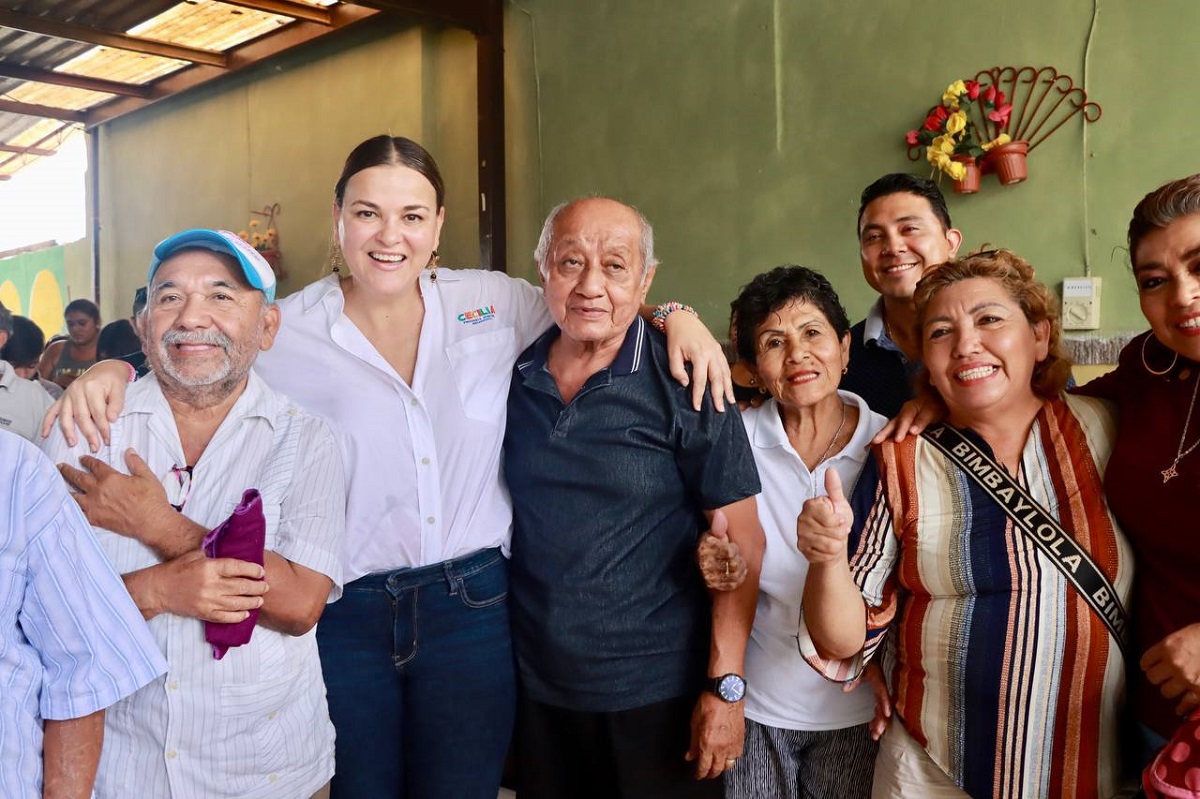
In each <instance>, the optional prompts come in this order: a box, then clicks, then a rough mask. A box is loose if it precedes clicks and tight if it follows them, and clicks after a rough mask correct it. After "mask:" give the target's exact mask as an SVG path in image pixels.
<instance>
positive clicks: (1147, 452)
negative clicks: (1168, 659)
mask: <svg viewBox="0 0 1200 799" xmlns="http://www.w3.org/2000/svg"><path fill="white" fill-rule="evenodd" d="M1149 335H1150V333H1144V334H1142V335H1141V336H1138V337H1137V338H1135V339H1134V340H1133V341H1131V342H1130V343H1129V344H1128V345H1127V346H1126V347H1125V349H1124V350H1122V351H1121V357H1120V360H1119V363H1118V366H1117V368H1116V369H1115V370H1114V371H1112V372H1110V373H1109V374H1107V375H1104V376H1103V377H1100V378H1097V379H1096V380H1093V381H1091V382H1090V383H1088V384H1087V385H1086V386H1083V387H1081V388H1078V389H1075V391H1077V392H1078V393H1080V394H1087V395H1089V396H1094V397H1102V398H1104V399H1108V400H1112V401H1113V402H1114V403H1115V404H1116V406H1117V410H1118V412H1119V416H1118V421H1117V439H1116V444H1115V446H1114V448H1113V452H1112V457H1111V458H1110V459H1109V461H1108V470H1107V471H1106V473H1105V475H1104V488H1105V493H1106V494H1107V495H1108V504H1109V507H1110V508H1111V509H1112V512H1113V514H1114V515H1115V516H1116V518H1117V521H1118V523H1119V524H1120V526H1121V528H1122V529H1123V530H1124V531H1125V534H1126V536H1127V537H1128V538H1129V542H1130V544H1131V545H1132V546H1133V549H1134V552H1135V553H1136V555H1137V572H1136V576H1135V578H1134V592H1133V606H1132V607H1131V608H1130V609H1129V611H1130V614H1131V617H1132V619H1133V626H1134V642H1135V651H1136V652H1137V653H1138V654H1139V656H1140V654H1141V653H1144V652H1145V651H1146V650H1147V649H1149V648H1150V647H1151V646H1153V645H1154V644H1156V643H1158V642H1159V641H1161V640H1162V639H1163V638H1164V637H1165V636H1166V635H1167V634H1169V633H1171V632H1174V631H1175V630H1178V629H1180V628H1182V627H1186V626H1188V625H1189V624H1195V623H1197V622H1200V516H1198V515H1197V510H1200V446H1198V447H1197V448H1196V449H1195V450H1193V451H1192V452H1191V453H1190V454H1188V455H1186V456H1185V457H1183V458H1182V459H1181V460H1180V461H1179V465H1178V466H1177V467H1176V469H1177V471H1178V472H1179V475H1178V476H1177V477H1174V478H1172V479H1171V480H1169V481H1168V482H1166V483H1164V482H1163V474H1162V473H1163V470H1165V469H1167V468H1168V467H1169V466H1170V465H1171V463H1172V461H1174V460H1175V455H1176V453H1177V452H1178V451H1179V445H1180V438H1181V436H1183V433H1184V429H1183V428H1184V422H1185V421H1186V419H1187V415H1188V406H1189V404H1191V402H1192V398H1193V397H1194V396H1195V392H1196V388H1197V381H1198V380H1200V366H1198V365H1197V364H1196V363H1194V362H1192V361H1189V360H1186V359H1184V358H1180V359H1179V360H1178V362H1177V363H1176V365H1175V366H1174V368H1173V369H1171V371H1170V372H1168V373H1167V374H1165V375H1161V376H1156V375H1152V374H1150V373H1149V372H1148V371H1147V370H1146V368H1145V367H1144V366H1143V365H1142V358H1141V352H1142V344H1143V342H1144V341H1145V339H1146V337H1147V336H1149ZM1165 355H1166V352H1165V350H1164V348H1163V347H1162V346H1161V345H1159V344H1157V343H1156V342H1153V341H1151V342H1150V344H1149V345H1148V347H1147V357H1148V359H1149V361H1150V365H1151V366H1153V367H1154V368H1155V369H1162V368H1164V367H1166V366H1167V364H1168V363H1170V358H1169V357H1164V356H1165ZM1184 438H1185V440H1184V442H1183V449H1185V450H1186V449H1187V448H1188V447H1190V446H1191V445H1192V444H1194V443H1196V442H1197V441H1200V410H1197V411H1196V412H1195V413H1194V414H1193V415H1192V419H1191V423H1190V424H1189V425H1188V429H1187V435H1186V437H1184ZM1129 668H1130V673H1131V675H1133V680H1132V685H1133V697H1132V699H1133V705H1134V710H1135V712H1136V713H1137V717H1138V719H1139V720H1140V721H1142V722H1143V723H1144V724H1146V725H1148V726H1149V727H1151V728H1152V729H1154V730H1155V731H1156V732H1158V733H1159V734H1160V735H1162V736H1164V737H1167V738H1170V737H1171V735H1172V733H1174V731H1175V728H1176V727H1178V726H1179V724H1180V722H1181V721H1182V718H1180V717H1179V716H1176V715H1175V705H1176V704H1177V703H1178V700H1177V699H1175V700H1168V699H1165V698H1163V696H1162V695H1161V694H1160V693H1159V690H1158V688H1157V687H1156V686H1154V685H1152V684H1151V683H1150V682H1149V681H1148V680H1146V678H1145V675H1144V674H1143V672H1142V671H1141V669H1140V668H1139V667H1138V664H1136V663H1131V664H1129Z"/></svg>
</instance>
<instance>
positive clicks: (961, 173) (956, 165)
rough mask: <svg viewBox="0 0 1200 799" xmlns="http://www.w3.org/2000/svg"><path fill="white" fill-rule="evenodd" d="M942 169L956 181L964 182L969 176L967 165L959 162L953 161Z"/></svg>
mask: <svg viewBox="0 0 1200 799" xmlns="http://www.w3.org/2000/svg"><path fill="white" fill-rule="evenodd" d="M942 169H943V170H944V171H945V172H946V174H947V175H949V176H950V177H951V178H953V179H954V180H962V179H963V178H965V177H966V176H967V166H966V164H963V163H961V162H959V161H951V162H950V163H949V164H947V165H946V166H944V167H942Z"/></svg>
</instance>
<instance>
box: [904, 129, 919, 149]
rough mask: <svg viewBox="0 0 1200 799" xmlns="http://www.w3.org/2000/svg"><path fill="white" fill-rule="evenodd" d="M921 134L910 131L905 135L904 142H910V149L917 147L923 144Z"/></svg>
mask: <svg viewBox="0 0 1200 799" xmlns="http://www.w3.org/2000/svg"><path fill="white" fill-rule="evenodd" d="M920 136H921V134H920V133H919V132H918V131H915V130H910V131H909V132H908V133H906V134H905V135H904V140H905V141H906V142H908V146H909V147H915V146H916V145H918V144H920V143H921V138H920Z"/></svg>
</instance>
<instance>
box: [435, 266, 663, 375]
mask: <svg viewBox="0 0 1200 799" xmlns="http://www.w3.org/2000/svg"><path fill="white" fill-rule="evenodd" d="M440 279H441V278H439V280H440ZM561 334H562V331H561V330H560V329H559V327H558V325H555V326H553V327H551V328H550V329H549V330H547V331H546V332H545V333H543V334H542V335H541V336H540V337H539V338H538V340H537V341H535V342H533V346H531V347H530V348H529V357H528V358H526V359H524V360H523V361H522V362H520V363H518V364H517V371H519V372H520V373H521V374H522V375H528V374H530V373H531V372H533V371H537V370H541V369H544V368H545V367H546V359H547V358H548V357H549V355H550V345H551V344H553V343H554V341H555V339H557V338H558V337H559V336H560V335H561ZM648 337H649V332H648V330H647V329H646V320H644V319H642V317H641V316H635V317H634V319H633V324H631V325H630V326H629V329H628V330H626V331H625V338H624V339H623V340H622V341H621V348H620V349H619V350H617V357H616V358H615V359H613V362H612V364H610V365H609V366H608V367H607V369H608V371H609V372H610V373H611V374H613V375H631V374H633V373H634V372H636V371H637V370H638V369H639V368H641V365H642V361H643V360H644V359H645V353H646V348H647V346H649V341H648Z"/></svg>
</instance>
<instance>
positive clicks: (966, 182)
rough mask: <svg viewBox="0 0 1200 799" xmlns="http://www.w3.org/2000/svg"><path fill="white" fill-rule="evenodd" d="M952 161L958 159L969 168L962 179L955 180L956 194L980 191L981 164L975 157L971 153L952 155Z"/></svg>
mask: <svg viewBox="0 0 1200 799" xmlns="http://www.w3.org/2000/svg"><path fill="white" fill-rule="evenodd" d="M950 159H951V160H952V161H957V162H958V163H960V164H962V165H963V166H965V167H966V168H967V173H966V174H965V175H963V178H962V180H956V181H954V193H955V194H974V193H975V192H977V191H979V181H980V174H979V164H977V163H975V157H974V156H971V155H952V156H950Z"/></svg>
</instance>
